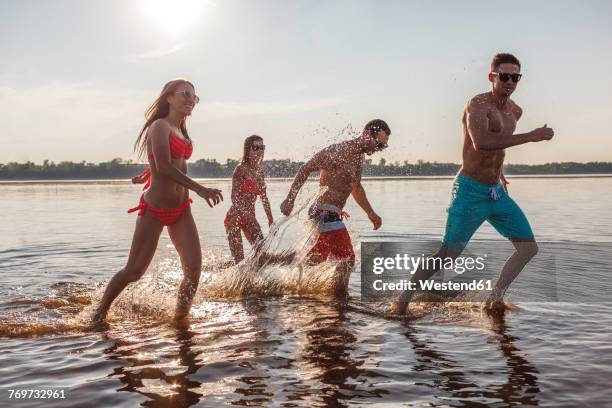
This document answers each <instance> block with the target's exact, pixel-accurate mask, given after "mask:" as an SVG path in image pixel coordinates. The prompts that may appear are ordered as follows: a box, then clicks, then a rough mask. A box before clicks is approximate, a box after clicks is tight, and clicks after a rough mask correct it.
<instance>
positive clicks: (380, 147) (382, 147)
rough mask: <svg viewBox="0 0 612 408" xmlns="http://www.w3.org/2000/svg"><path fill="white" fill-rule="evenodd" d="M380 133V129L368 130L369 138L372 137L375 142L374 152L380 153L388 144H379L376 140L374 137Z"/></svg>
mask: <svg viewBox="0 0 612 408" xmlns="http://www.w3.org/2000/svg"><path fill="white" fill-rule="evenodd" d="M379 131H380V129H378V128H376V127H375V128H372V129H371V130H370V136H371V137H372V139H374V140H376V142H377V143H376V150H378V151H380V150H385V149H386V148H387V147H389V145H388V144H386V143H385V142H381V141H380V140H378V137H376V135H377V134H378V132H379Z"/></svg>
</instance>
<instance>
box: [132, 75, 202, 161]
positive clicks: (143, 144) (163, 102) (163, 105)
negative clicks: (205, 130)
mask: <svg viewBox="0 0 612 408" xmlns="http://www.w3.org/2000/svg"><path fill="white" fill-rule="evenodd" d="M183 84H189V85H191V87H192V88H193V89H195V86H193V84H192V83H191V82H189V81H187V80H186V79H182V78H177V79H174V80H172V81H170V82H168V83H167V84H166V85H164V87H163V88H162V91H161V93H160V94H159V96H158V97H157V99H155V100H154V101H153V103H152V104H151V105H150V106H149V107H148V108H147V110H146V112H145V119H146V120H145V124H144V126H143V127H142V129H141V130H140V134H139V135H138V138H137V139H136V142H135V143H134V151H137V152H138V157H142V156H144V153H145V152H146V150H147V142H148V141H149V135H148V132H147V129H148V128H149V127H150V126H151V124H152V123H153V122H155V121H156V120H157V119H161V118H165V117H166V116H168V114H169V113H170V104H169V103H168V97H169V96H170V95H173V94H174V92H176V89H177V88H178V87H179V86H180V85H183ZM180 128H181V132H183V135H185V137H186V138H187V139H189V133H188V132H187V126H186V124H185V119H183V121H182V122H181V124H180ZM143 135H144V137H143Z"/></svg>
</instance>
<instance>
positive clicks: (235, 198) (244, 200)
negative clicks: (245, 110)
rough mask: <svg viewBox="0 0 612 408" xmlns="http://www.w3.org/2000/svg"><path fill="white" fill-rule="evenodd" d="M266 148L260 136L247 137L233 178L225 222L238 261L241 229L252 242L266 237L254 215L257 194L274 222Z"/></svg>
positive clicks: (231, 248) (270, 219)
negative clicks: (265, 167) (265, 171)
mask: <svg viewBox="0 0 612 408" xmlns="http://www.w3.org/2000/svg"><path fill="white" fill-rule="evenodd" d="M265 149H266V146H265V145H264V143H263V139H262V138H261V137H260V136H257V135H253V136H249V137H247V138H246V140H245V141H244V153H243V155H242V159H241V161H240V164H239V165H238V166H237V167H236V170H235V171H234V176H233V178H232V206H231V207H230V209H229V211H228V212H227V215H226V216H225V221H224V222H223V223H224V224H225V230H226V231H227V239H228V241H229V246H230V250H231V251H232V256H233V257H234V260H235V261H236V263H238V262H240V261H242V260H243V259H244V250H243V248H242V234H241V232H243V233H244V236H245V238H246V239H247V241H249V243H250V244H251V246H253V245H255V244H256V243H257V242H258V241H260V240H261V239H263V234H262V233H261V227H260V226H259V223H258V222H257V218H256V217H255V201H256V200H257V196H259V197H261V202H262V204H263V207H264V210H265V212H266V216H267V217H268V225H272V223H273V222H274V219H273V218H272V210H271V209H270V201H268V196H267V194H266V183H265V181H264V174H263V170H262V169H261V161H262V160H263V156H264V151H265Z"/></svg>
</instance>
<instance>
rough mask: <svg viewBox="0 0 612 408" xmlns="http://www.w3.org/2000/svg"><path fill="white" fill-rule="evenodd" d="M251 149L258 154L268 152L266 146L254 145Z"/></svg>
mask: <svg viewBox="0 0 612 408" xmlns="http://www.w3.org/2000/svg"><path fill="white" fill-rule="evenodd" d="M251 149H253V150H255V151H256V152H258V151H260V150H261V151H264V150H266V146H265V145H252V146H251Z"/></svg>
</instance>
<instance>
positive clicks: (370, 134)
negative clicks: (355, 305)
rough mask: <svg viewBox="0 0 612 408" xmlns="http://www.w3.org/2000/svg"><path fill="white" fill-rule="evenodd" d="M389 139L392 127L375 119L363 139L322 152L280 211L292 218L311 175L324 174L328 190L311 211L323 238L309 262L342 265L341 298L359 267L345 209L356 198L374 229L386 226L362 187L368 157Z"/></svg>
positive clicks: (297, 179) (338, 286) (300, 176)
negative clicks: (295, 203)
mask: <svg viewBox="0 0 612 408" xmlns="http://www.w3.org/2000/svg"><path fill="white" fill-rule="evenodd" d="M389 135H391V130H390V129H389V126H388V125H387V124H386V123H385V122H384V121H383V120H380V119H374V120H372V121H370V122H368V124H366V125H365V128H364V129H363V132H362V134H361V136H359V137H357V138H355V139H352V140H348V141H345V142H340V143H336V144H333V145H331V146H328V147H326V148H325V149H323V150H321V151H320V152H318V153H317V154H315V155H314V156H313V157H312V158H311V159H310V160H309V161H308V162H307V163H306V164H304V165H303V166H302V167H301V168H300V170H299V171H298V173H297V175H296V176H295V179H294V181H293V184H292V185H291V189H290V190H289V194H287V198H286V199H285V201H283V203H282V204H281V207H280V208H281V212H282V213H283V214H284V215H287V216H288V215H289V214H291V211H292V210H293V205H294V201H295V197H296V196H297V194H298V192H299V191H300V189H301V188H302V186H303V185H304V183H305V182H306V180H307V179H308V176H309V175H310V173H312V172H314V171H320V181H319V184H320V186H321V187H325V188H326V190H325V192H324V193H323V194H322V195H321V196H320V197H319V198H318V199H317V202H316V203H315V204H313V206H312V207H311V208H310V209H309V211H308V215H309V217H310V218H311V219H313V220H314V221H315V222H317V224H318V227H319V237H318V240H317V242H316V244H315V246H314V247H313V248H312V249H311V250H310V253H309V254H308V256H307V259H308V262H310V263H320V262H323V261H325V260H326V259H327V258H328V257H332V258H335V259H337V260H339V261H340V263H339V264H338V266H337V267H336V280H335V282H333V285H332V288H333V291H334V294H335V296H336V297H338V298H343V297H346V296H347V294H348V281H349V276H350V274H351V271H352V269H353V266H354V265H355V253H354V252H353V244H352V243H351V237H350V236H349V234H348V231H347V230H346V227H345V225H344V222H343V221H342V216H341V214H342V208H344V206H345V204H346V200H347V199H348V197H349V195H351V194H352V195H353V198H354V199H355V201H356V202H357V204H359V206H360V207H361V208H363V210H364V211H365V212H366V214H367V215H368V218H369V219H370V221H372V224H373V225H374V229H375V230H376V229H378V228H380V226H381V225H382V220H381V218H380V217H379V216H378V214H376V212H375V211H374V210H373V209H372V206H371V205H370V203H369V202H368V199H367V197H366V193H365V190H364V189H363V186H362V185H361V172H362V170H363V161H364V154H367V155H368V156H370V155H372V154H373V153H375V152H377V151H381V150H384V149H386V148H387V143H388V141H389Z"/></svg>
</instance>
